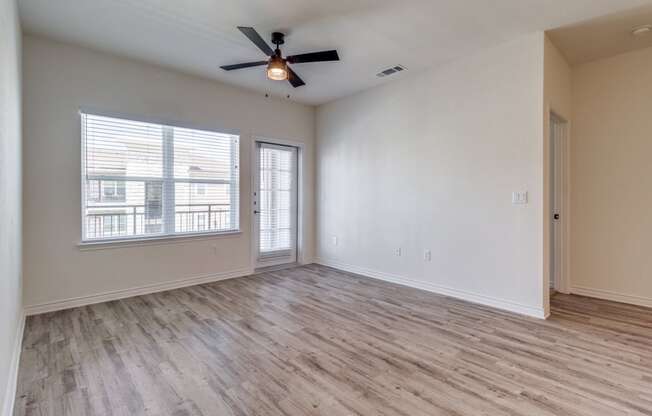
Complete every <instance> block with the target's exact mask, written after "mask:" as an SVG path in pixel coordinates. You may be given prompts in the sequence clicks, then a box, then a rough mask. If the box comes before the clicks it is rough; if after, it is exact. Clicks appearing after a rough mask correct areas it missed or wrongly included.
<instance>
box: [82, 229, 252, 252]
mask: <svg viewBox="0 0 652 416" xmlns="http://www.w3.org/2000/svg"><path fill="white" fill-rule="evenodd" d="M241 234H242V231H228V232H221V233H196V234H181V235H165V236H158V237H142V238H125V239H115V240H101V241H81V242H79V243H77V247H78V248H79V250H80V251H91V250H106V249H112V248H125V247H141V246H158V245H165V244H180V243H184V242H187V241H202V240H214V239H216V238H228V237H238V236H240V235H241Z"/></svg>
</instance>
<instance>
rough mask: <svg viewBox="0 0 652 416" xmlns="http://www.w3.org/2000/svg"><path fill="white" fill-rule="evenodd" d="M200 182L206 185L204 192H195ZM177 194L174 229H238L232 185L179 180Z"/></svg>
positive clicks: (181, 230) (190, 231)
mask: <svg viewBox="0 0 652 416" xmlns="http://www.w3.org/2000/svg"><path fill="white" fill-rule="evenodd" d="M198 185H199V189H203V194H200V193H197V192H196V189H197V188H198ZM174 194H175V218H174V224H175V232H177V233H192V232H206V231H230V230H235V229H237V224H235V223H234V221H235V219H234V216H233V215H232V210H231V208H232V206H231V185H229V184H212V183H187V182H177V183H176V184H175V191H174ZM234 209H237V208H234Z"/></svg>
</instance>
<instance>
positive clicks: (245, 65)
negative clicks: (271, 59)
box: [220, 61, 267, 71]
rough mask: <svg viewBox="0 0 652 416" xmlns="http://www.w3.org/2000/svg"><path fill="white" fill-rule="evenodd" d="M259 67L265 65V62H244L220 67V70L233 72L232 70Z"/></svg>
mask: <svg viewBox="0 0 652 416" xmlns="http://www.w3.org/2000/svg"><path fill="white" fill-rule="evenodd" d="M261 65H267V61H256V62H245V63H242V64H235V65H222V66H221V67H220V68H222V69H223V70H225V71H233V70H234V69H242V68H251V67H252V66H261Z"/></svg>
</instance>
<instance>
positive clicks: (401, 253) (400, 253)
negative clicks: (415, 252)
mask: <svg viewBox="0 0 652 416" xmlns="http://www.w3.org/2000/svg"><path fill="white" fill-rule="evenodd" d="M394 254H395V255H396V257H401V256H402V255H403V249H402V248H401V247H398V248H397V249H396V250H394Z"/></svg>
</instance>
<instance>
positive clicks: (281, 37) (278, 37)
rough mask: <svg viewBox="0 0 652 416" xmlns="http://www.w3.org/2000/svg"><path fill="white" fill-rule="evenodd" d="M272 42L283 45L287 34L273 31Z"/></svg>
mask: <svg viewBox="0 0 652 416" xmlns="http://www.w3.org/2000/svg"><path fill="white" fill-rule="evenodd" d="M272 43H273V44H274V45H283V44H284V43H285V34H283V33H281V32H274V33H272Z"/></svg>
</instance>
